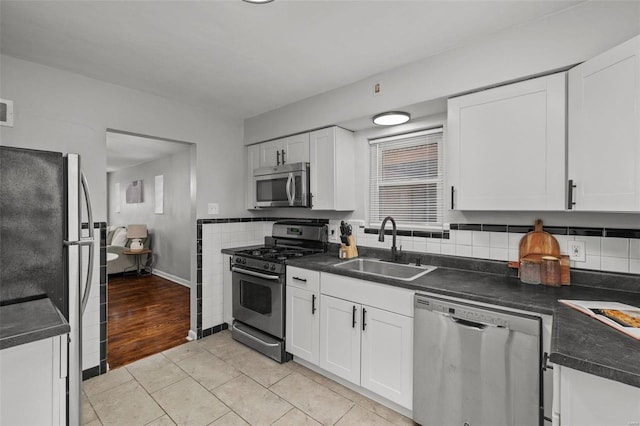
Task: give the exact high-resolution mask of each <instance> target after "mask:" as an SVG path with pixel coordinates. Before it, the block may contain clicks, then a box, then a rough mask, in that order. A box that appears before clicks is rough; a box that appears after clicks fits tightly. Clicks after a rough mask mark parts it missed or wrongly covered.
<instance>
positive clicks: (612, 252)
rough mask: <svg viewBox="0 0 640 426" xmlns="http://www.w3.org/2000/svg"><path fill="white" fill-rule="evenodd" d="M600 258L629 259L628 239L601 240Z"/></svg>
mask: <svg viewBox="0 0 640 426" xmlns="http://www.w3.org/2000/svg"><path fill="white" fill-rule="evenodd" d="M602 257H622V258H626V259H628V258H629V239H628V238H603V239H602ZM603 266H604V265H603Z"/></svg>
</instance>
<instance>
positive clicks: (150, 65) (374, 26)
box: [0, 0, 580, 119]
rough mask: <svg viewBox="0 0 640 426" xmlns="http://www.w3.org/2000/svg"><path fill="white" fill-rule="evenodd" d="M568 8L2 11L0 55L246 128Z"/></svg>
mask: <svg viewBox="0 0 640 426" xmlns="http://www.w3.org/2000/svg"><path fill="white" fill-rule="evenodd" d="M577 3H580V2H578V1H557V0H554V1H540V0H534V1H525V0H518V1H516V0H511V1H499V0H496V1H479V0H478V1H431V0H429V1H427V0H424V1H420V0H413V1H401V0H387V1H384V0H382V1H373V0H372V1H347V0H343V1H329V0H320V1H305V0H295V1H294V0H288V1H287V0H275V1H274V2H272V3H268V4H263V5H254V4H249V3H246V2H243V1H241V0H209V1H89V0H84V1H56V0H48V1H23V0H18V1H11V0H1V1H0V51H1V52H2V53H3V54H7V55H10V56H14V57H17V58H20V59H24V60H28V61H32V62H37V63H41V64H44V65H48V66H52V67H55V68H59V69H63V70H67V71H71V72H75V73H79V74H83V75H85V76H88V77H92V78H96V79H99V80H103V81H106V82H110V83H114V84H118V85H121V86H125V87H130V88H134V89H138V90H142V91H146V92H150V93H153V94H156V95H159V96H163V97H166V98H170V99H174V100H178V101H180V102H183V103H186V104H190V105H194V106H197V107H201V108H206V109H211V110H219V109H220V108H224V109H225V110H226V111H227V112H228V114H229V116H230V117H234V118H241V119H244V118H249V117H252V116H255V115H258V114H261V113H263V112H267V111H270V110H272V109H275V108H278V107H280V106H283V105H286V104H289V103H292V102H295V101H299V100H301V99H305V98H308V97H311V96H314V95H317V94H319V93H323V92H327V91H330V90H332V89H336V88H338V87H341V86H344V85H347V84H350V83H353V82H355V81H359V80H362V79H364V78H367V77H369V76H372V75H375V74H378V73H381V72H383V71H386V70H389V69H392V68H396V67H398V66H401V65H404V64H407V63H410V62H415V61H417V60H420V59H424V58H426V57H428V56H431V55H434V54H437V53H439V52H442V51H445V50H448V49H452V48H454V47H457V46H460V45H463V44H465V43H469V42H471V41H474V40H476V39H477V38H479V37H484V36H488V35H490V34H492V33H495V32H497V31H501V30H504V29H506V28H509V27H513V26H518V25H523V24H524V23H526V22H528V21H531V20H535V19H539V18H541V17H542V16H545V15H548V14H552V13H556V12H558V11H560V10H563V9H565V8H568V7H572V6H573V5H575V4H577Z"/></svg>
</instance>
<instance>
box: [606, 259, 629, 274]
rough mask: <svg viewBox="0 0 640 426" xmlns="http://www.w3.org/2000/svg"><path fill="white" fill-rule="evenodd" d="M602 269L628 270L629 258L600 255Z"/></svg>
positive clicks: (613, 270) (611, 270)
mask: <svg viewBox="0 0 640 426" xmlns="http://www.w3.org/2000/svg"><path fill="white" fill-rule="evenodd" d="M602 270H603V271H610V272H629V258H622V257H609V256H602Z"/></svg>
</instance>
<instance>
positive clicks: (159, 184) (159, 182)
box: [154, 175, 164, 214]
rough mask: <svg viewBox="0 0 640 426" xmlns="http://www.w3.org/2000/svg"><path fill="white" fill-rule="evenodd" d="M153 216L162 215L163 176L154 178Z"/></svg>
mask: <svg viewBox="0 0 640 426" xmlns="http://www.w3.org/2000/svg"><path fill="white" fill-rule="evenodd" d="M155 183H156V184H155V193H156V194H155V195H156V197H155V210H154V213H155V214H163V213H164V175H159V176H156V182H155Z"/></svg>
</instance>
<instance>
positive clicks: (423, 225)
mask: <svg viewBox="0 0 640 426" xmlns="http://www.w3.org/2000/svg"><path fill="white" fill-rule="evenodd" d="M430 134H441V137H440V140H439V141H438V142H437V144H438V149H437V150H438V152H437V171H438V173H437V176H436V177H431V178H430V177H426V178H424V179H414V180H413V182H415V183H416V184H425V185H430V184H435V185H436V187H437V189H436V191H437V199H436V208H437V211H436V215H437V219H439V220H438V221H437V222H420V223H417V222H406V221H404V222H403V221H402V220H399V219H396V222H397V226H398V228H402V229H415V230H434V231H441V230H443V229H444V221H445V218H444V215H445V206H444V203H445V194H444V184H445V159H444V144H445V135H446V131H445V126H444V124H442V123H439V124H437V125H435V126H430V127H428V128H419V129H412V130H407V131H406V132H402V133H398V134H395V135H391V136H383V137H372V138H369V139H368V150H369V152H368V165H369V168H368V176H367V186H368V188H367V213H368V214H367V216H368V217H367V223H368V226H369V227H372V228H377V227H379V226H380V225H381V224H382V220H374V218H373V212H374V211H376V209H375V208H374V206H373V188H372V185H373V173H374V170H372V167H373V161H372V155H373V154H372V150H373V149H375V148H374V145H378V144H381V143H385V142H395V141H402V140H403V139H408V138H415V137H420V136H428V135H430ZM422 145H428V144H424V143H422V142H420V141H416V142H415V145H414V146H416V147H417V146H422ZM407 147H408V148H410V147H411V145H408V146H407ZM394 183H395V185H398V183H399V184H400V185H407V186H408V185H410V184H411V183H409V181H408V180H402V179H400V180H396V181H391V180H390V181H387V182H384V183H383V184H382V185H380V184H378V188H380V187H384V186H394ZM394 219H395V217H394Z"/></svg>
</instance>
